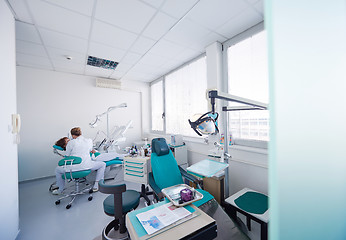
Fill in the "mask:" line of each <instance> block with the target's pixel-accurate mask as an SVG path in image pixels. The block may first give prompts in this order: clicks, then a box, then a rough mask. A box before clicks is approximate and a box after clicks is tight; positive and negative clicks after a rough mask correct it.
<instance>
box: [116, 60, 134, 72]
mask: <svg viewBox="0 0 346 240" xmlns="http://www.w3.org/2000/svg"><path fill="white" fill-rule="evenodd" d="M132 67H133V64H126V63H123V62H120V63H119V64H118V66H117V67H116V69H115V70H114V72H122V73H126V72H128V71H129V70H130V69H131V68H132Z"/></svg>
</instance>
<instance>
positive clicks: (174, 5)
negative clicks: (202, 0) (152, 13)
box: [161, 0, 199, 19]
mask: <svg viewBox="0 0 346 240" xmlns="http://www.w3.org/2000/svg"><path fill="white" fill-rule="evenodd" d="M198 1H199V0H166V2H165V4H164V5H163V7H162V8H161V10H162V11H163V12H165V13H168V14H169V15H170V16H172V17H175V18H177V19H180V18H181V17H183V16H184V15H185V14H186V13H187V12H188V11H189V10H190V9H191V8H192V7H193V5H195V4H196V2H198Z"/></svg>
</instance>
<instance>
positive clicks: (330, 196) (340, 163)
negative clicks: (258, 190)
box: [265, 0, 346, 240]
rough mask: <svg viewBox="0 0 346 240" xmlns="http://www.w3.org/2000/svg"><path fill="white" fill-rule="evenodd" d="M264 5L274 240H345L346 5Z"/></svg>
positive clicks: (297, 0)
mask: <svg viewBox="0 0 346 240" xmlns="http://www.w3.org/2000/svg"><path fill="white" fill-rule="evenodd" d="M311 3H312V2H311V1H306V0H291V1H274V0H269V1H266V9H265V13H266V25H267V31H268V37H269V38H268V39H269V50H270V52H269V53H270V54H269V63H270V64H269V67H270V68H269V70H270V71H269V74H270V103H271V104H270V126H271V127H270V128H271V129H270V130H271V132H270V139H271V140H270V142H269V170H270V174H269V175H270V178H269V182H270V191H269V193H270V218H271V219H270V224H269V238H270V239H273V240H275V239H280V240H291V239H297V240H300V239H346V230H345V226H346V207H345V202H346V187H345V183H346V174H345V173H346V140H345V136H346V114H345V103H346V98H345V93H346V80H345V79H346V68H345V63H346V11H345V10H346V1H345V0H335V1H332V2H331V1H314V2H313V5H312V4H311Z"/></svg>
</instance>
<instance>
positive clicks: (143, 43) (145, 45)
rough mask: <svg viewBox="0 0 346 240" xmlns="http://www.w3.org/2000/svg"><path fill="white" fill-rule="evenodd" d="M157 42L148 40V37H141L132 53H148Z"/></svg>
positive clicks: (133, 47)
mask: <svg viewBox="0 0 346 240" xmlns="http://www.w3.org/2000/svg"><path fill="white" fill-rule="evenodd" d="M155 43H156V41H154V40H152V39H149V38H146V37H140V38H138V39H137V41H136V42H135V43H134V44H133V46H132V47H131V51H132V52H136V53H139V54H144V53H146V52H147V51H148V50H149V49H150V48H151V47H152V46H153V45H154V44H155Z"/></svg>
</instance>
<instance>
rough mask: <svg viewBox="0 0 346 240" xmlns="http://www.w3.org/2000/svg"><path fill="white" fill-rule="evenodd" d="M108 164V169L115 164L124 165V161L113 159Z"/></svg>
mask: <svg viewBox="0 0 346 240" xmlns="http://www.w3.org/2000/svg"><path fill="white" fill-rule="evenodd" d="M105 163H106V167H108V166H110V165H114V164H123V161H122V160H120V159H119V160H118V158H116V159H112V160H109V161H105Z"/></svg>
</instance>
